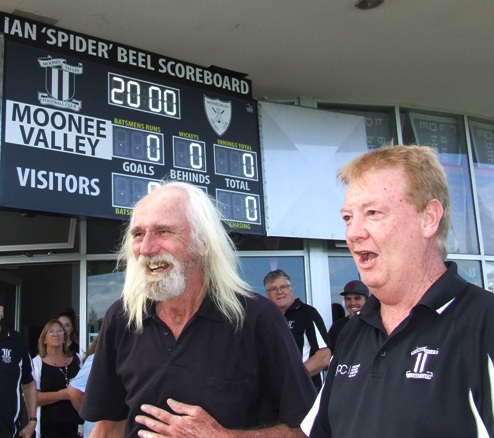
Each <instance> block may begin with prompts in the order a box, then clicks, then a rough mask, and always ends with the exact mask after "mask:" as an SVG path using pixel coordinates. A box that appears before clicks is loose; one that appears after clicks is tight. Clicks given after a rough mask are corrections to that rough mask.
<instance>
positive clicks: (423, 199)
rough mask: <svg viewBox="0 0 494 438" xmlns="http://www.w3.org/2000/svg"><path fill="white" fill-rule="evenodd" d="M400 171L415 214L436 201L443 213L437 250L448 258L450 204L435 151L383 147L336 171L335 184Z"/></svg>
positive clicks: (423, 148)
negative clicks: (368, 174)
mask: <svg viewBox="0 0 494 438" xmlns="http://www.w3.org/2000/svg"><path fill="white" fill-rule="evenodd" d="M396 167H401V168H403V170H404V171H405V178H406V183H407V187H408V191H407V193H406V197H407V199H408V201H409V202H410V203H411V204H412V205H413V206H414V207H415V209H416V210H417V211H418V212H422V211H424V209H425V208H426V207H427V205H428V203H429V202H430V201H431V200H433V199H437V200H438V201H439V202H440V203H441V205H442V207H443V210H444V213H443V217H442V218H441V221H440V223H439V228H438V231H437V236H436V239H437V246H438V250H439V252H440V254H441V256H442V258H443V260H444V259H446V257H447V255H448V245H447V242H448V232H449V226H450V221H451V201H450V197H449V188H448V180H447V177H446V173H445V172H444V169H443V167H442V165H441V163H440V162H439V160H438V158H437V153H436V150H435V149H433V148H431V147H428V146H417V145H412V146H405V145H397V146H384V147H382V148H379V149H375V150H373V151H371V152H368V153H366V154H364V155H361V156H359V157H357V158H355V159H354V160H352V161H350V162H349V163H347V164H345V165H343V166H342V167H341V168H340V169H339V170H338V180H339V181H340V182H341V183H343V184H345V185H348V184H350V183H351V182H352V181H358V180H359V178H361V175H362V174H363V173H364V172H370V171H373V170H380V169H392V168H396Z"/></svg>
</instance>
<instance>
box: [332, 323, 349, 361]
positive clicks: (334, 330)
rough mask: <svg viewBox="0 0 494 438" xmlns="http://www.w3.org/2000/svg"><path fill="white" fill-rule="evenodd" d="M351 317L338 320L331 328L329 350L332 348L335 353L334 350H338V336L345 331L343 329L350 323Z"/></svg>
mask: <svg viewBox="0 0 494 438" xmlns="http://www.w3.org/2000/svg"><path fill="white" fill-rule="evenodd" d="M350 319H351V318H350V316H348V315H347V316H345V317H344V318H340V319H337V320H336V321H335V322H333V324H332V325H331V327H330V328H329V331H328V337H329V348H331V351H332V352H333V353H334V350H335V348H336V340H337V339H338V335H339V334H340V332H341V331H342V330H343V327H345V325H346V324H347V322H348V321H350Z"/></svg>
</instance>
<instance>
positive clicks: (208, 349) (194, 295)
mask: <svg viewBox="0 0 494 438" xmlns="http://www.w3.org/2000/svg"><path fill="white" fill-rule="evenodd" d="M120 263H125V264H126V277H125V284H124V289H123V292H122V297H121V299H120V300H118V301H117V302H116V303H114V304H113V305H112V306H111V307H110V309H109V310H108V312H107V314H106V316H105V319H104V322H103V326H102V329H101V332H100V338H99V344H98V354H97V355H95V359H94V363H93V368H92V370H91V375H90V377H89V382H88V385H87V388H86V392H85V396H84V401H83V406H82V410H81V415H82V417H83V418H85V419H87V420H90V421H96V422H97V424H96V426H95V428H94V430H93V432H92V434H91V438H103V437H104V438H114V437H115V438H122V437H132V438H134V437H136V436H139V437H149V438H157V437H232V438H233V437H237V436H238V437H258V436H263V437H283V438H286V437H303V436H304V435H303V433H302V431H301V429H300V428H299V425H300V423H301V421H302V419H303V418H304V416H305V415H306V413H307V412H308V410H309V409H310V406H311V405H312V403H313V401H314V399H315V396H316V394H315V391H314V387H313V385H312V384H311V380H310V377H309V375H308V373H307V371H306V369H305V367H304V365H303V363H302V360H301V358H300V355H299V353H298V349H297V346H296V345H295V343H294V340H293V337H292V335H291V333H290V331H289V329H288V327H287V325H286V322H285V319H284V318H283V315H281V313H280V312H279V310H278V309H277V308H276V306H275V305H274V304H273V303H272V302H271V301H269V300H268V299H266V298H264V297H262V296H260V295H257V294H254V293H252V292H250V289H249V286H248V284H246V283H245V282H244V281H243V280H242V279H241V278H240V277H239V275H238V273H237V264H238V256H237V254H236V252H235V248H234V245H233V243H232V241H231V239H230V238H229V236H228V234H227V232H226V230H225V228H224V227H223V224H222V222H221V217H220V215H219V212H218V210H217V209H216V208H215V207H214V205H213V203H212V202H211V200H210V198H209V197H208V196H207V195H206V194H205V193H204V192H203V191H202V190H201V189H199V188H197V187H195V186H193V185H191V184H188V183H184V182H177V181H169V182H164V183H163V184H162V185H161V186H160V187H159V188H157V189H155V190H154V191H152V192H151V193H149V194H148V195H146V196H145V197H144V198H143V199H141V200H140V201H139V202H138V203H137V205H136V206H135V209H134V214H133V217H132V218H131V220H130V223H129V226H128V229H127V232H126V235H125V238H124V241H123V244H122V248H121V255H120Z"/></svg>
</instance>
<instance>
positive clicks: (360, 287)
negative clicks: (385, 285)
mask: <svg viewBox="0 0 494 438" xmlns="http://www.w3.org/2000/svg"><path fill="white" fill-rule="evenodd" d="M346 294H359V295H364V296H366V297H368V296H369V289H368V287H367V286H366V285H365V284H364V283H362V282H361V281H359V280H352V281H350V282H348V283H347V284H345V287H344V288H343V292H341V293H340V295H343V296H345V295H346Z"/></svg>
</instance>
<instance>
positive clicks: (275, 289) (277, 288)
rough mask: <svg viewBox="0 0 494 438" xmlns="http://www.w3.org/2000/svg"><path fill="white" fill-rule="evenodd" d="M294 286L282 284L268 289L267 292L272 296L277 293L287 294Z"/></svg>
mask: <svg viewBox="0 0 494 438" xmlns="http://www.w3.org/2000/svg"><path fill="white" fill-rule="evenodd" d="M291 287H292V285H291V284H282V285H281V286H273V287H270V288H269V289H266V292H267V293H268V294H272V293H275V292H278V291H280V292H286V291H287V290H288V289H289V288H291Z"/></svg>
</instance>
